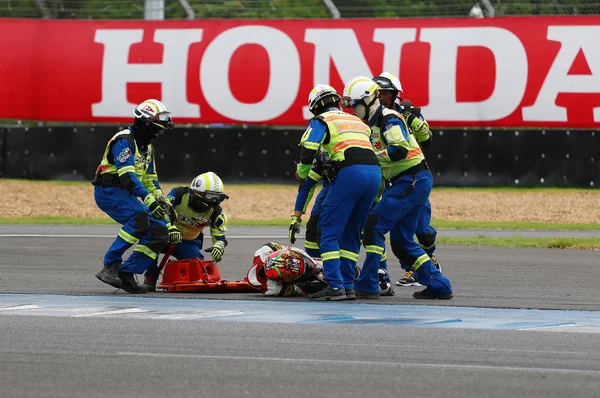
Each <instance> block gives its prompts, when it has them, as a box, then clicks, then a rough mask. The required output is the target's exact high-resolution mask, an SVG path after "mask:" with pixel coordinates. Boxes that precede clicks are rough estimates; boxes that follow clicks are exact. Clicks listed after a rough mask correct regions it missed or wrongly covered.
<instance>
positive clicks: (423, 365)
mask: <svg viewBox="0 0 600 398" xmlns="http://www.w3.org/2000/svg"><path fill="white" fill-rule="evenodd" d="M117 355H121V356H139V357H155V358H182V359H185V358H189V359H222V360H228V359H229V360H233V361H267V362H294V363H298V362H306V363H311V364H312V363H323V364H326V365H327V366H332V365H359V366H364V365H372V366H398V367H402V368H431V369H440V368H445V369H468V370H490V371H506V372H532V373H562V374H577V375H581V374H588V375H600V370H587V369H560V368H538V367H529V368H528V367H523V366H491V365H458V364H445V363H418V362H416V363H411V362H389V361H388V362H386V361H347V360H336V359H313V358H277V357H245V356H223V355H192V354H158V353H145V352H117Z"/></svg>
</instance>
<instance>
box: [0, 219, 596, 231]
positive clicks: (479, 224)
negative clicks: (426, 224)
mask: <svg viewBox="0 0 600 398" xmlns="http://www.w3.org/2000/svg"><path fill="white" fill-rule="evenodd" d="M289 223H290V220H289V219H287V218H275V219H271V220H240V219H229V225H231V226H249V227H270V226H275V227H284V226H288V225H289ZM0 224H48V225H58V224H68V225H113V224H116V223H115V222H114V221H113V220H111V219H110V218H73V217H66V216H39V217H0ZM432 225H433V226H434V227H435V228H441V229H490V230H494V229H496V230H525V231H528V230H529V231H536V230H546V231H598V230H600V225H599V224H552V223H525V222H510V221H435V220H434V221H433V222H432ZM303 226H306V224H305V223H303Z"/></svg>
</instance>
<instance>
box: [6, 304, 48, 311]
mask: <svg viewBox="0 0 600 398" xmlns="http://www.w3.org/2000/svg"><path fill="white" fill-rule="evenodd" d="M38 308H40V307H38V306H37V305H33V304H23V305H15V306H11V307H0V311H12V310H36V309H38Z"/></svg>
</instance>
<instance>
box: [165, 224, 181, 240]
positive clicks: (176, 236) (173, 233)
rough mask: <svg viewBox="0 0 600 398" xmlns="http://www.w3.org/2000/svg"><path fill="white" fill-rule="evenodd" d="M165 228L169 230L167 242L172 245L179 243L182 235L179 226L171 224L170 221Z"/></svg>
mask: <svg viewBox="0 0 600 398" xmlns="http://www.w3.org/2000/svg"><path fill="white" fill-rule="evenodd" d="M167 229H168V230H169V243H170V244H172V245H176V244H178V243H181V241H182V240H183V236H182V235H181V231H180V230H179V228H177V227H176V226H175V225H171V223H168V224H167Z"/></svg>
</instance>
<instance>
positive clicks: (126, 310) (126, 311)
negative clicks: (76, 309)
mask: <svg viewBox="0 0 600 398" xmlns="http://www.w3.org/2000/svg"><path fill="white" fill-rule="evenodd" d="M140 312H148V311H147V310H140V309H139V308H124V309H122V310H111V311H101V312H94V313H91V314H79V315H73V318H81V317H86V316H100V315H116V314H133V313H140Z"/></svg>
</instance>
